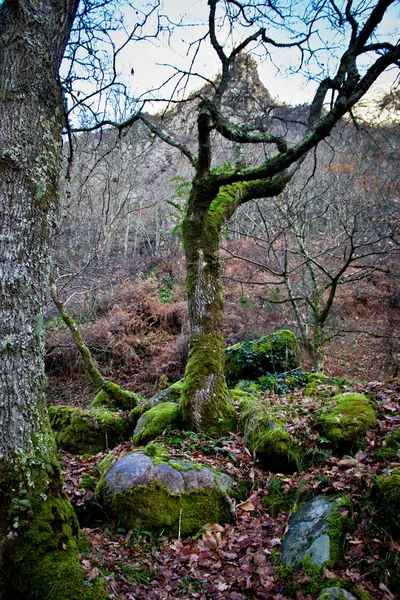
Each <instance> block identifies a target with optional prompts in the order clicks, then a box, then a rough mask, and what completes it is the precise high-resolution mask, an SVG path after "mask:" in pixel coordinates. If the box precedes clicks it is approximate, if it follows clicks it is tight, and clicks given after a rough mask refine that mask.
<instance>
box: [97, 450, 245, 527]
mask: <svg viewBox="0 0 400 600" xmlns="http://www.w3.org/2000/svg"><path fill="white" fill-rule="evenodd" d="M232 485H233V482H232V479H231V478H230V477H229V475H226V474H224V473H220V472H216V471H214V470H213V469H210V468H209V467H206V466H204V465H200V464H198V463H194V462H190V461H186V460H175V459H173V458H168V457H163V458H160V457H152V456H148V455H147V454H145V452H143V451H137V452H133V453H131V454H128V455H126V456H124V457H123V458H121V459H120V460H118V461H117V462H116V463H114V465H113V466H112V467H111V469H110V470H109V471H108V472H107V473H106V474H105V475H104V476H103V478H102V479H101V480H100V482H99V484H98V486H97V488H96V494H95V497H96V499H97V501H99V502H100V503H102V504H103V506H104V507H105V509H106V510H107V512H108V513H110V514H112V516H113V517H114V518H116V519H118V520H119V521H120V522H121V523H122V524H123V525H124V526H126V527H128V528H129V529H141V530H147V531H156V532H160V531H163V532H164V534H166V535H170V536H175V537H177V536H178V534H179V533H180V534H181V535H182V536H185V535H190V534H192V533H195V532H196V531H198V530H199V529H200V528H201V527H202V526H203V525H205V524H207V523H219V524H221V525H223V524H225V523H227V522H228V521H229V520H230V500H229V497H228V492H229V490H230V489H231V488H232Z"/></svg>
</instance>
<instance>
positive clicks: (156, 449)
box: [144, 442, 168, 464]
mask: <svg viewBox="0 0 400 600" xmlns="http://www.w3.org/2000/svg"><path fill="white" fill-rule="evenodd" d="M144 453H145V454H147V456H154V457H157V458H163V457H165V456H167V455H168V450H167V449H166V447H165V446H163V445H162V444H157V442H150V443H149V444H147V446H146V448H145V449H144ZM153 463H154V461H153ZM154 464H155V463H154Z"/></svg>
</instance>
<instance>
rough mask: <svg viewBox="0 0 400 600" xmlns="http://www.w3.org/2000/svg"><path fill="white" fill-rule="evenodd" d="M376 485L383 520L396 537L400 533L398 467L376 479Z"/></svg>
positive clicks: (399, 474)
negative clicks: (387, 522)
mask: <svg viewBox="0 0 400 600" xmlns="http://www.w3.org/2000/svg"><path fill="white" fill-rule="evenodd" d="M377 483H378V489H379V492H380V499H381V504H382V506H383V508H384V515H385V520H387V519H388V520H389V522H390V524H391V526H392V527H393V528H394V530H395V531H396V534H397V535H398V534H399V533H400V467H396V468H395V469H393V470H392V472H391V473H385V474H384V475H381V476H380V477H378V482H377Z"/></svg>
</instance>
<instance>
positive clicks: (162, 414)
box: [132, 402, 180, 446]
mask: <svg viewBox="0 0 400 600" xmlns="http://www.w3.org/2000/svg"><path fill="white" fill-rule="evenodd" d="M179 418H180V411H179V406H178V405H177V404H175V402H164V403H163V404H158V405H157V406H154V407H153V408H151V409H150V410H148V411H147V412H145V413H144V414H143V415H142V416H141V417H140V419H139V421H138V422H137V425H136V428H135V433H134V435H133V437H132V442H133V443H134V444H135V446H140V445H144V444H147V442H149V441H151V440H154V439H155V438H156V437H158V436H159V435H161V434H162V433H163V431H164V429H165V428H166V427H167V426H168V425H172V424H173V423H176V422H177V421H179Z"/></svg>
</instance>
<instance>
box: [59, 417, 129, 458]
mask: <svg viewBox="0 0 400 600" xmlns="http://www.w3.org/2000/svg"><path fill="white" fill-rule="evenodd" d="M49 416H50V423H51V426H52V428H53V431H54V436H55V439H56V443H57V446H58V447H59V448H61V449H62V450H67V451H68V452H72V453H75V454H96V453H97V452H101V451H102V450H106V449H107V448H114V447H115V446H117V445H118V444H120V443H121V442H123V441H124V440H126V439H128V438H129V435H130V433H131V431H132V429H130V425H129V423H128V422H127V419H126V418H125V417H123V416H121V415H120V414H118V413H112V412H110V411H109V410H106V409H104V408H97V409H93V410H90V411H89V410H82V409H81V408H74V407H72V406H52V407H50V409H49Z"/></svg>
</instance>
